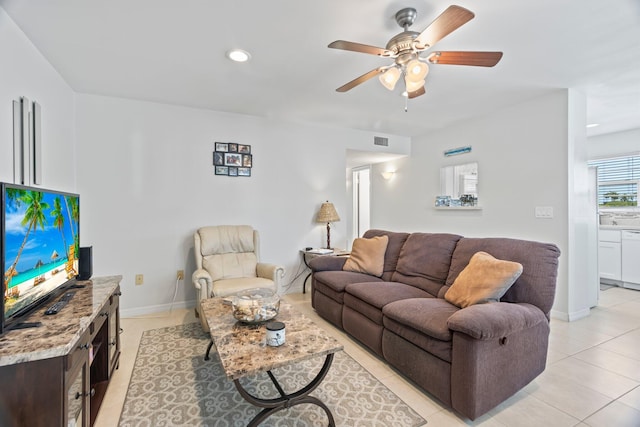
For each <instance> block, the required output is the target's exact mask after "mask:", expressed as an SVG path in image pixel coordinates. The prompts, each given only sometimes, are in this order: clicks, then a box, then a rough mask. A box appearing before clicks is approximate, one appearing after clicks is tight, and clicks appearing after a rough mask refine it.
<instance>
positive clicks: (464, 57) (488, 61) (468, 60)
mask: <svg viewBox="0 0 640 427" xmlns="http://www.w3.org/2000/svg"><path fill="white" fill-rule="evenodd" d="M501 58H502V52H433V53H432V54H431V55H429V56H428V57H427V61H429V62H430V63H431V64H450V65H474V66H477V67H493V66H494V65H496V64H497V63H498V62H499V61H500V59H501Z"/></svg>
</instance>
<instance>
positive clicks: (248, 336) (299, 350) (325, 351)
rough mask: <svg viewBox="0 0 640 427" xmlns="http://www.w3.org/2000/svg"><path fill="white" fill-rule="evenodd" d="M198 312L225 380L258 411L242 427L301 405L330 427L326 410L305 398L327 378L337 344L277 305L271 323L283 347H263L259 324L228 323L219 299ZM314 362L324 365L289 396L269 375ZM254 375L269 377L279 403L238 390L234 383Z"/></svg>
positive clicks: (224, 305) (286, 307) (302, 317)
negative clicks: (317, 411) (280, 331)
mask: <svg viewBox="0 0 640 427" xmlns="http://www.w3.org/2000/svg"><path fill="white" fill-rule="evenodd" d="M202 312H203V314H204V316H205V317H206V319H207V323H208V324H209V331H210V332H209V333H210V334H211V340H212V342H213V343H214V344H215V346H216V349H217V353H218V357H219V358H220V362H221V364H222V367H223V369H224V372H225V374H226V375H227V378H229V379H230V380H232V381H233V383H234V384H235V386H236V388H237V389H238V392H239V393H240V395H241V396H242V397H243V398H244V399H245V400H247V401H248V402H249V403H251V404H253V405H255V406H257V407H259V408H264V409H262V411H260V412H259V413H258V414H257V415H256V416H255V417H254V418H253V419H252V420H251V421H250V422H249V424H247V426H249V427H253V426H257V425H259V424H260V423H261V422H263V421H264V420H265V419H267V418H268V417H269V416H271V415H272V414H274V413H276V412H278V411H280V410H283V409H286V408H290V407H292V406H295V405H300V404H303V403H311V404H314V405H317V406H319V407H320V408H322V409H323V410H324V412H325V413H326V414H327V417H328V419H329V426H335V421H334V419H333V415H332V414H331V411H330V410H329V408H328V407H327V405H325V404H324V403H323V402H322V401H321V400H320V399H318V398H316V397H314V396H310V393H311V392H312V391H313V390H315V389H316V387H318V385H320V383H321V382H322V380H323V379H324V377H325V376H326V375H327V372H329V368H330V367H331V362H332V361H333V356H334V353H336V352H338V351H340V350H342V349H343V346H342V344H340V343H339V342H338V341H337V340H336V339H335V338H333V337H331V336H329V335H328V334H327V333H326V332H325V331H324V330H322V329H321V328H320V327H318V326H317V325H316V324H315V323H313V321H311V319H309V318H308V317H306V316H305V315H303V314H302V313H300V312H298V311H297V310H295V309H293V307H291V305H289V304H287V303H285V302H281V303H280V311H279V313H278V316H277V317H276V319H274V320H277V321H280V322H284V323H285V325H286V327H285V336H286V342H285V344H283V345H281V346H279V347H270V346H267V345H266V325H265V324H258V325H247V324H243V323H240V322H238V321H237V320H236V319H235V318H234V317H233V314H232V308H231V305H230V304H228V303H226V302H225V300H224V299H223V298H210V299H207V300H205V301H202ZM319 356H325V361H324V364H323V365H322V368H321V369H320V371H319V372H318V374H317V375H316V376H315V377H314V378H313V379H312V380H311V381H310V382H309V384H307V385H306V386H304V387H302V388H300V389H299V390H297V391H295V392H293V393H288V394H287V393H285V391H284V390H283V389H282V387H281V385H280V384H279V383H278V380H277V379H276V377H275V376H274V374H273V373H272V370H273V369H276V368H278V367H282V366H287V365H290V364H292V363H298V362H302V361H304V360H307V359H311V358H313V357H319ZM259 372H266V373H267V374H268V375H269V378H270V379H271V381H272V382H273V385H274V387H275V388H276V390H277V391H278V393H279V394H280V396H279V397H276V398H269V399H263V398H260V397H258V396H254V395H252V394H250V393H249V392H248V391H247V390H246V389H245V388H244V387H243V386H242V384H240V381H239V379H240V378H243V377H247V376H250V375H255V374H257V373H259Z"/></svg>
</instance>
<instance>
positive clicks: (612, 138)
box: [587, 129, 640, 160]
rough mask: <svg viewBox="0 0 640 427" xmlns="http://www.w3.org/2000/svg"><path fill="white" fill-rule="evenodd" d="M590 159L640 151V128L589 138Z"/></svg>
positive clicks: (588, 150) (588, 151)
mask: <svg viewBox="0 0 640 427" xmlns="http://www.w3.org/2000/svg"><path fill="white" fill-rule="evenodd" d="M587 153H588V156H589V160H592V159H598V158H602V157H614V156H619V155H620V156H621V155H626V154H631V153H635V154H637V153H640V129H632V130H628V131H625V132H615V133H607V134H604V135H598V136H591V137H589V138H587Z"/></svg>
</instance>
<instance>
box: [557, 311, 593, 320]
mask: <svg viewBox="0 0 640 427" xmlns="http://www.w3.org/2000/svg"><path fill="white" fill-rule="evenodd" d="M589 314H591V310H590V309H588V308H584V309H582V310H580V311H575V312H572V313H565V312H564V311H557V310H551V317H552V318H553V319H558V320H563V321H565V322H573V321H575V320H579V319H582V318H583V317H587V316H588V315H589Z"/></svg>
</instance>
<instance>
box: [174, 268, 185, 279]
mask: <svg viewBox="0 0 640 427" xmlns="http://www.w3.org/2000/svg"><path fill="white" fill-rule="evenodd" d="M176 279H178V280H184V270H178V274H176Z"/></svg>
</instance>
